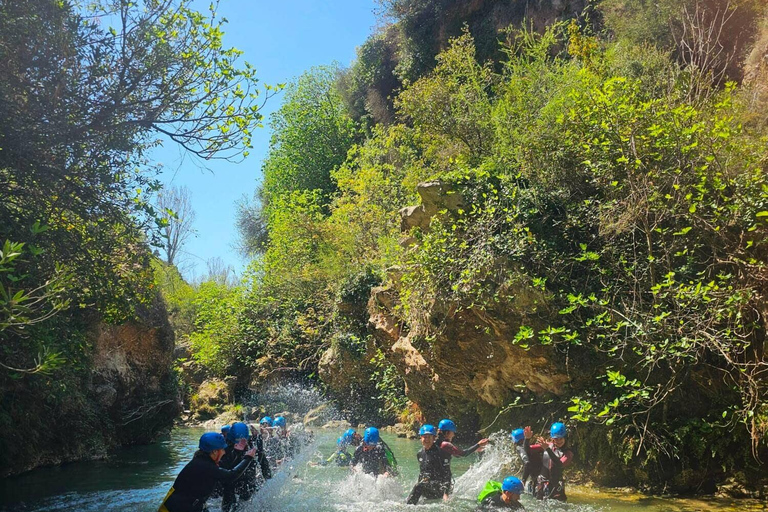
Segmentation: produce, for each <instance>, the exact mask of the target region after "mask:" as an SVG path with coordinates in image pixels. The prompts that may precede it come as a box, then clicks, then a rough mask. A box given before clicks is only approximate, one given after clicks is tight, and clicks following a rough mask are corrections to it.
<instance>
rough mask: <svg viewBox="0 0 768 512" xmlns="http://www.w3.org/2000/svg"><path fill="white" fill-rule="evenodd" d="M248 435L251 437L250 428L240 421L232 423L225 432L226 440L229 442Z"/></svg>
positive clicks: (234, 441)
mask: <svg viewBox="0 0 768 512" xmlns="http://www.w3.org/2000/svg"><path fill="white" fill-rule="evenodd" d="M249 437H251V430H250V429H249V428H248V425H246V424H245V423H243V422H242V421H238V422H236V423H233V424H232V427H231V428H230V429H229V432H227V441H229V442H230V443H236V442H237V440H238V439H248V438H249Z"/></svg>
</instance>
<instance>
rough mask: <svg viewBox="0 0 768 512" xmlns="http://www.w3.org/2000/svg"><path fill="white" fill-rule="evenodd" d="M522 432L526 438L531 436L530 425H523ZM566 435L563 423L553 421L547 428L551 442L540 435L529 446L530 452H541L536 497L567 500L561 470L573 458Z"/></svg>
mask: <svg viewBox="0 0 768 512" xmlns="http://www.w3.org/2000/svg"><path fill="white" fill-rule="evenodd" d="M523 433H524V435H525V438H526V439H528V440H530V439H531V438H532V437H533V431H532V430H531V427H525V429H524V431H523ZM567 435H568V433H567V431H566V429H565V425H564V424H562V423H560V422H557V423H553V424H552V426H551V427H550V429H549V437H550V438H551V442H549V443H547V442H546V441H545V440H544V439H543V438H541V437H540V438H539V439H538V443H537V444H532V445H531V447H530V449H531V452H533V453H536V452H538V453H541V474H540V475H539V478H538V484H537V485H536V499H539V500H543V499H553V500H558V501H567V500H568V497H567V496H566V495H565V480H564V479H563V470H564V469H565V468H566V467H568V466H569V465H570V463H571V461H572V460H573V452H572V451H571V449H570V447H568V446H567Z"/></svg>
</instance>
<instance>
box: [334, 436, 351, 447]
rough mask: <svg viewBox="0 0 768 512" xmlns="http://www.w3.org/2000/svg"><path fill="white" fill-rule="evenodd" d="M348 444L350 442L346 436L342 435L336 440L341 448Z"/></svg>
mask: <svg viewBox="0 0 768 512" xmlns="http://www.w3.org/2000/svg"><path fill="white" fill-rule="evenodd" d="M348 444H349V442H348V441H347V440H346V439H345V438H344V436H341V437H340V438H338V439H337V440H336V445H337V446H338V447H339V448H343V447H345V446H347V445H348Z"/></svg>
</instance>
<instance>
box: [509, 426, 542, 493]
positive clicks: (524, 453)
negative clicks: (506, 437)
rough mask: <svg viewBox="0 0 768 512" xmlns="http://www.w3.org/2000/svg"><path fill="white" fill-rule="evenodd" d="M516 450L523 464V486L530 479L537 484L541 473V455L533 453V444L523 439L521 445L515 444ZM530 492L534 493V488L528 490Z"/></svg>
mask: <svg viewBox="0 0 768 512" xmlns="http://www.w3.org/2000/svg"><path fill="white" fill-rule="evenodd" d="M515 450H516V451H517V455H518V456H519V457H520V461H521V462H522V463H523V476H522V477H521V478H520V480H522V481H523V485H525V483H526V481H527V480H528V479H529V478H530V479H531V480H532V482H534V483H535V482H536V481H537V479H538V478H539V473H541V453H532V452H531V443H530V441H529V440H528V439H523V440H522V442H521V443H515ZM528 492H530V493H533V489H532V487H531V488H529V489H528Z"/></svg>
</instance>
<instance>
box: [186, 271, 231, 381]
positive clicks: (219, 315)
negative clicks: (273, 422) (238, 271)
mask: <svg viewBox="0 0 768 512" xmlns="http://www.w3.org/2000/svg"><path fill="white" fill-rule="evenodd" d="M192 305H193V307H194V308H195V311H196V315H195V330H194V332H192V333H191V334H190V335H189V341H190V345H191V346H192V354H193V357H194V359H195V361H196V362H197V363H199V364H200V365H201V366H202V367H203V368H205V369H206V371H207V372H208V374H209V375H212V376H214V377H222V378H223V377H226V376H227V375H232V374H234V373H235V365H236V362H237V360H236V356H237V353H238V347H239V344H240V336H239V334H240V326H239V323H238V319H239V315H240V314H241V312H242V310H243V302H242V291H241V290H240V289H239V288H230V287H228V286H227V285H224V284H220V283H216V282H213V281H209V282H205V283H202V284H201V285H200V286H199V288H198V289H197V293H196V294H195V298H194V300H193V301H192Z"/></svg>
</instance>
